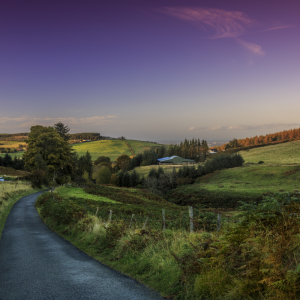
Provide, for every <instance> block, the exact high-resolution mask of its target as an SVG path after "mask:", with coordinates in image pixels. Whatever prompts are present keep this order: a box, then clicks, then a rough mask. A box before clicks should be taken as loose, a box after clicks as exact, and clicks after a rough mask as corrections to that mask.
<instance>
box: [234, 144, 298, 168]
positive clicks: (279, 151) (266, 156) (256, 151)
mask: <svg viewBox="0 0 300 300" xmlns="http://www.w3.org/2000/svg"><path fill="white" fill-rule="evenodd" d="M238 153H240V154H241V155H242V156H243V158H244V160H245V162H246V163H247V162H253V163H257V162H259V161H263V162H265V163H272V164H274V163H275V164H300V141H294V142H288V143H284V144H278V145H268V146H265V147H259V148H253V149H249V150H243V151H239V152H238Z"/></svg>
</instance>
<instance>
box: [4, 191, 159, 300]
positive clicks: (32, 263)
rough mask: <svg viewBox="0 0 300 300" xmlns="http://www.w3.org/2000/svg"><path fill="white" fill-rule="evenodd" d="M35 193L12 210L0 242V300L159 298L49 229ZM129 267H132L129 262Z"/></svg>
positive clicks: (156, 294) (21, 200)
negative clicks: (43, 218) (39, 208)
mask: <svg viewBox="0 0 300 300" xmlns="http://www.w3.org/2000/svg"><path fill="white" fill-rule="evenodd" d="M41 193H42V192H39V193H35V194H32V195H29V196H26V197H24V198H22V199H20V200H19V201H18V202H17V203H16V204H15V205H14V206H13V208H12V210H11V212H10V214H9V216H8V218H7V221H6V224H5V227H4V230H3V233H2V238H1V240H0V299H1V300H8V299H17V300H22V299H30V300H31V299H39V300H42V299H56V300H57V299H107V300H108V299H111V300H117V299H130V300H134V299H138V300H142V299H162V297H161V296H160V295H159V294H158V293H156V292H154V291H152V290H150V289H148V288H147V287H145V286H143V285H142V284H140V283H138V282H137V281H135V280H134V279H131V278H129V277H127V276H125V275H122V274H120V273H118V272H116V271H114V270H112V269H110V268H109V267H107V266H105V265H103V264H101V263H99V262H98V261H96V260H95V259H93V258H91V257H89V256H88V255H87V254H85V253H83V252H82V251H80V250H78V249H77V248H76V247H75V246H73V245H72V244H71V243H70V242H68V241H66V240H65V239H63V238H62V237H60V236H59V235H57V234H56V233H55V232H53V231H52V230H50V229H49V228H48V227H47V226H46V225H45V224H44V223H43V221H42V220H41V219H40V217H39V215H38V212H37V210H36V208H35V206H34V204H35V201H36V198H37V196H39V195H40V194H41ZM133 267H134V266H133Z"/></svg>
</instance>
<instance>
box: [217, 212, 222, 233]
mask: <svg viewBox="0 0 300 300" xmlns="http://www.w3.org/2000/svg"><path fill="white" fill-rule="evenodd" d="M220 227H221V214H218V221H217V231H219V230H220Z"/></svg>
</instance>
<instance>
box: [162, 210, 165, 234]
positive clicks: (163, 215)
mask: <svg viewBox="0 0 300 300" xmlns="http://www.w3.org/2000/svg"><path fill="white" fill-rule="evenodd" d="M162 218H163V231H165V230H166V215H165V210H164V209H162Z"/></svg>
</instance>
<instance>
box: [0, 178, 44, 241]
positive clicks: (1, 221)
mask: <svg viewBox="0 0 300 300" xmlns="http://www.w3.org/2000/svg"><path fill="white" fill-rule="evenodd" d="M39 190H40V189H33V188H32V187H31V186H30V185H28V184H27V183H25V182H17V183H16V182H0V239H1V235H2V230H3V228H4V225H5V222H6V219H7V217H8V215H9V213H10V210H11V208H12V207H13V205H14V204H15V203H16V202H17V201H18V200H19V199H21V198H23V197H25V196H27V195H30V194H33V193H35V192H38V191H39Z"/></svg>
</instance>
